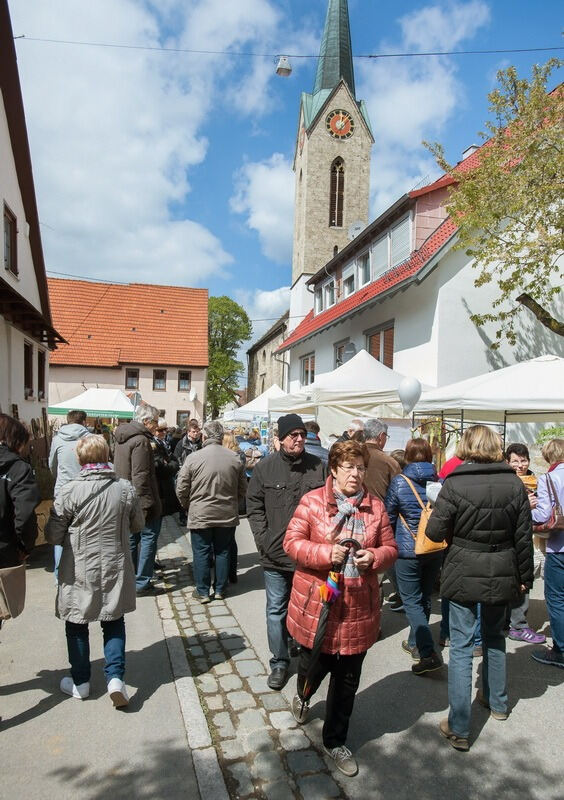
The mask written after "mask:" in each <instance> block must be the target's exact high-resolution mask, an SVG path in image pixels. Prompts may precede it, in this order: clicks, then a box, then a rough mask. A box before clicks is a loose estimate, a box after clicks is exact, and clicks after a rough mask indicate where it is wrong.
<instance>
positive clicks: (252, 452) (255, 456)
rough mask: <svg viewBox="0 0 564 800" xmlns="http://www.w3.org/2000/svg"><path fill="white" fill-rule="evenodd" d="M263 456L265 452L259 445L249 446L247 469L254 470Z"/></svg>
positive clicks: (246, 456)
mask: <svg viewBox="0 0 564 800" xmlns="http://www.w3.org/2000/svg"><path fill="white" fill-rule="evenodd" d="M262 457H263V453H262V452H261V450H259V448H258V447H248V448H247V449H246V450H245V469H247V470H249V471H251V470H253V469H254V468H255V467H256V465H257V464H258V462H259V461H260V460H261V458H262Z"/></svg>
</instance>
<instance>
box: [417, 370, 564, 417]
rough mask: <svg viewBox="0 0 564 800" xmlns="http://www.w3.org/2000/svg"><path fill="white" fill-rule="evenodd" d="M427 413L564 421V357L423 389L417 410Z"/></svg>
mask: <svg viewBox="0 0 564 800" xmlns="http://www.w3.org/2000/svg"><path fill="white" fill-rule="evenodd" d="M425 412H429V413H437V412H438V413H441V412H444V413H445V414H447V415H448V413H449V412H450V413H451V414H460V413H463V414H464V418H465V419H467V420H475V421H482V422H488V421H490V422H504V421H511V422H552V421H554V422H561V421H564V358H560V357H558V356H555V355H546V356H539V357H538V358H533V359H531V360H530V361H522V362H521V363H519V364H513V365H512V366H510V367H504V368H503V369H498V370H495V371H493V372H487V373H485V374H483V375H477V376H476V377H474V378H468V379H466V380H464V381H459V382H458V383H451V384H450V385H449V386H442V387H441V388H439V389H432V390H431V391H428V392H423V394H422V396H421V400H420V401H419V402H418V403H417V405H416V406H415V413H416V414H421V413H425Z"/></svg>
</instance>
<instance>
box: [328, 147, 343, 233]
mask: <svg viewBox="0 0 564 800" xmlns="http://www.w3.org/2000/svg"><path fill="white" fill-rule="evenodd" d="M344 202H345V162H344V161H343V159H342V158H340V157H339V158H336V159H335V160H334V161H333V163H332V164H331V188H330V190H329V227H330V228H342V227H343V206H344Z"/></svg>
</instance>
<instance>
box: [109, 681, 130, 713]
mask: <svg viewBox="0 0 564 800" xmlns="http://www.w3.org/2000/svg"><path fill="white" fill-rule="evenodd" d="M108 694H109V695H110V697H111V698H112V703H113V704H114V706H115V707H116V708H124V707H125V706H126V705H128V704H129V697H128V696H127V689H126V688H125V683H124V682H123V681H122V680H120V679H119V678H111V679H110V681H109V683H108Z"/></svg>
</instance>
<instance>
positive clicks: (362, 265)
mask: <svg viewBox="0 0 564 800" xmlns="http://www.w3.org/2000/svg"><path fill="white" fill-rule="evenodd" d="M356 268H357V279H358V287H359V288H360V287H361V286H365V285H366V284H367V283H369V281H370V252H369V251H368V250H367V251H366V253H363V254H362V255H361V256H359V257H358V259H357V262H356Z"/></svg>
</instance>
